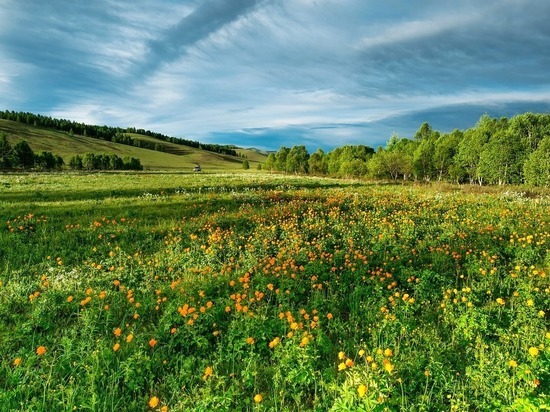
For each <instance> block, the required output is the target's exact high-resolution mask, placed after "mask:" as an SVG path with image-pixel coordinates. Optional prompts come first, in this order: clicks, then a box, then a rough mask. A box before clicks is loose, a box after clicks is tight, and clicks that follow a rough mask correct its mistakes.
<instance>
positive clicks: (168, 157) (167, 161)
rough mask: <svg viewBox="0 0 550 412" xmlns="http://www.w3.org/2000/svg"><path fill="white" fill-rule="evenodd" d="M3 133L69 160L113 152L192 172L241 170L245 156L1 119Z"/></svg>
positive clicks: (150, 167) (159, 166)
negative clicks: (142, 144) (139, 143)
mask: <svg viewBox="0 0 550 412" xmlns="http://www.w3.org/2000/svg"><path fill="white" fill-rule="evenodd" d="M0 132H4V133H6V135H7V136H8V140H9V141H10V143H11V144H12V145H14V144H15V143H17V142H18V141H20V140H26V141H27V143H29V145H30V146H31V148H32V149H33V151H34V152H35V153H38V152H41V151H49V152H52V153H54V154H57V155H59V156H61V157H62V158H63V160H64V161H65V163H68V162H69V160H70V158H71V157H72V156H75V155H77V154H80V155H83V154H84V153H88V152H90V153H97V154H102V153H114V154H116V155H118V156H120V157H122V158H124V157H126V156H130V157H136V158H139V159H140V160H141V164H142V165H143V166H144V168H145V169H147V170H181V171H186V172H191V171H192V170H193V167H194V166H195V164H197V163H199V164H200V165H201V167H202V169H203V170H204V171H206V172H208V171H211V172H212V171H218V172H219V171H231V170H235V171H240V170H242V159H240V158H238V157H235V156H227V155H222V154H219V153H213V152H209V151H205V150H200V149H196V148H193V147H189V146H182V145H177V144H174V143H169V142H163V141H160V140H157V139H154V138H151V137H148V136H143V135H137V134H132V133H130V136H132V137H133V138H139V139H142V140H147V141H153V142H159V143H160V144H162V145H163V146H164V147H165V148H166V152H157V151H154V150H148V149H141V148H138V147H132V146H127V145H123V144H120V143H112V142H108V141H104V140H100V139H92V138H90V137H85V136H79V135H70V134H69V133H66V132H60V131H56V130H49V129H42V128H38V127H34V126H31V125H27V124H24V123H18V122H13V121H10V120H3V119H0ZM265 158H266V156H262V155H260V154H256V155H255V156H254V159H250V163H251V168H252V169H256V166H257V163H258V162H263V160H264V159H265Z"/></svg>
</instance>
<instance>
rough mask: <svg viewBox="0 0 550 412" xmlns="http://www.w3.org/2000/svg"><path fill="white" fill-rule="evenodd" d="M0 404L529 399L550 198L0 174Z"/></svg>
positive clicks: (537, 382) (131, 176)
mask: <svg viewBox="0 0 550 412" xmlns="http://www.w3.org/2000/svg"><path fill="white" fill-rule="evenodd" d="M0 187H1V188H2V190H1V191H0V222H2V226H0V404H1V405H2V409H3V410H10V411H11V410H14V411H50V410H95V411H104V410H121V411H140V410H142V411H150V410H155V411H159V410H169V411H189V410H194V411H208V410H221V411H225V410H227V411H234V410H250V411H254V410H257V411H259V410H266V411H313V410H315V411H324V410H330V411H356V410H367V411H369V410H372V411H382V410H388V411H442V410H448V411H470V410H480V411H481V410H508V411H512V410H517V411H519V410H522V411H526V410H544V408H548V405H549V403H548V395H549V391H548V388H549V387H550V362H549V354H550V352H549V349H548V348H549V345H550V328H549V322H548V308H549V307H550V284H549V282H548V274H549V273H550V255H549V253H548V252H549V248H548V244H549V242H550V215H549V214H548V210H549V206H550V199H549V198H548V196H547V194H544V193H542V194H536V193H532V194H530V195H529V196H527V195H525V194H523V193H520V192H517V191H512V190H507V191H493V190H490V191H489V192H479V191H477V189H476V191H475V192H474V193H470V190H471V188H470V187H464V188H461V187H457V186H437V187H436V186H429V185H422V186H414V185H386V184H374V183H365V182H353V181H349V182H341V181H336V180H331V179H321V178H304V177H294V176H293V177H287V176H278V175H267V174H250V173H240V174H237V173H223V174H222V173H220V174H212V175H209V174H204V175H190V174H180V173H171V174H169V173H167V174H163V173H148V174H147V173H128V174H91V175H85V174H81V175H79V174H74V175H73V174H67V175H63V174H58V175H46V174H28V175H0Z"/></svg>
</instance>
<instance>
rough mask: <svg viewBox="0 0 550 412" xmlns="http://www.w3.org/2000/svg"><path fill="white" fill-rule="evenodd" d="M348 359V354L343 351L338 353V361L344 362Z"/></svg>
mask: <svg viewBox="0 0 550 412" xmlns="http://www.w3.org/2000/svg"><path fill="white" fill-rule="evenodd" d="M345 358H346V353H345V352H343V351H340V352H338V359H340V360H342V359H345Z"/></svg>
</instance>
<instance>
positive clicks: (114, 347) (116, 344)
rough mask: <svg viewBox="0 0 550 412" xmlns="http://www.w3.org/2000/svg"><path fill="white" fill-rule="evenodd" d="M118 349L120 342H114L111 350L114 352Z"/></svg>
mask: <svg viewBox="0 0 550 412" xmlns="http://www.w3.org/2000/svg"><path fill="white" fill-rule="evenodd" d="M119 349H120V343H118V342H117V343H115V345H114V346H113V350H114V351H115V352H116V351H117V350H119Z"/></svg>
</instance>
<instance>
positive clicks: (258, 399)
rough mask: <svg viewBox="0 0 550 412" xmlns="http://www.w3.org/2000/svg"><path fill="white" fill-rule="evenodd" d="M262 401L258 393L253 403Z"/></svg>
mask: <svg viewBox="0 0 550 412" xmlns="http://www.w3.org/2000/svg"><path fill="white" fill-rule="evenodd" d="M262 400H263V398H262V395H260V394H259V393H258V394H256V395H255V396H254V402H256V403H260V402H261V401H262Z"/></svg>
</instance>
